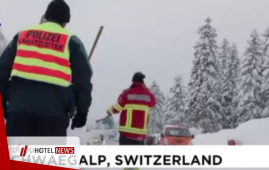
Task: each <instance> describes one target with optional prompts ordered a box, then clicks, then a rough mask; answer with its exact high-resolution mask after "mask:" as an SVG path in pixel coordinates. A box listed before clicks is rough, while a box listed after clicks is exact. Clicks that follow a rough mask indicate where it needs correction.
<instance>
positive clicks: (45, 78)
mask: <svg viewBox="0 0 269 170" xmlns="http://www.w3.org/2000/svg"><path fill="white" fill-rule="evenodd" d="M71 36H72V34H71V33H69V32H68V31H67V30H66V29H64V28H63V27H61V26H60V25H58V24H56V23H52V22H47V23H44V24H41V25H36V26H33V27H30V28H28V29H26V30H24V31H21V32H20V33H19V37H18V46H17V53H16V57H15V61H14V64H13V69H12V72H11V77H14V76H16V77H20V78H24V79H28V80H33V81H40V82H45V83H49V84H55V85H59V86H64V87H67V86H69V85H70V84H71V69H70V64H69V57H70V53H69V48H68V44H69V40H70V38H71Z"/></svg>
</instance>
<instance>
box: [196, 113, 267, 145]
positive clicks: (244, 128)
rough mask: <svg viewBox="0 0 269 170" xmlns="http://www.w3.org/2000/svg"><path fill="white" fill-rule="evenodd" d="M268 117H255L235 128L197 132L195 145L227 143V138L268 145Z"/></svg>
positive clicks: (246, 143) (249, 143)
mask: <svg viewBox="0 0 269 170" xmlns="http://www.w3.org/2000/svg"><path fill="white" fill-rule="evenodd" d="M268 131H269V118H266V119H255V120H250V121H248V122H246V123H243V124H242V125H240V126H239V127H237V128H236V129H230V130H222V131H219V132H218V133H212V134H198V135H196V136H195V139H194V140H193V143H194V144H195V145H227V141H228V139H234V140H236V141H239V142H241V144H244V145H268V144H269V136H268V135H266V134H267V133H268Z"/></svg>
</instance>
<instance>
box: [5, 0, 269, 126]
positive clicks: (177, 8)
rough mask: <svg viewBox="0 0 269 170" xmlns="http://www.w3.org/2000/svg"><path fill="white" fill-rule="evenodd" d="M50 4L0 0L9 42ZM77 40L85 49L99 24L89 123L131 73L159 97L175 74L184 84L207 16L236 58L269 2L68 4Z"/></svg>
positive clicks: (264, 18)
mask: <svg viewBox="0 0 269 170" xmlns="http://www.w3.org/2000/svg"><path fill="white" fill-rule="evenodd" d="M49 2H50V0H0V20H1V21H2V23H3V26H4V28H3V32H4V34H5V36H6V38H7V39H8V40H10V39H11V38H12V37H13V36H14V35H15V34H16V33H17V32H18V31H19V30H21V29H23V28H26V27H28V26H30V25H32V24H37V23H38V22H39V20H40V17H41V15H42V14H43V13H44V11H45V9H46V7H47V4H48V3H49ZM67 3H68V4H69V5H70V7H71V15H72V16H71V22H70V24H69V25H68V26H67V29H69V30H70V31H72V32H73V33H74V34H76V35H77V36H78V37H79V38H80V39H81V40H82V41H83V42H84V44H85V47H86V49H87V51H88V52H89V51H90V48H91V46H92V43H93V41H94V39H95V36H96V34H97V32H98V29H99V27H100V26H101V25H103V26H104V31H103V34H102V36H101V39H100V41H99V44H98V46H97V48H96V51H95V53H94V56H93V59H92V61H91V64H92V67H93V70H94V75H93V79H92V82H93V87H94V88H93V103H92V106H91V108H90V112H89V121H90V122H91V121H95V120H96V119H99V118H102V117H104V116H105V115H106V110H107V108H108V107H109V106H110V105H112V104H113V103H114V102H115V101H116V99H117V97H118V95H119V93H120V92H121V91H122V90H123V89H124V88H127V87H128V86H129V85H130V83H131V77H132V75H133V73H134V72H136V71H142V72H144V73H145V74H146V84H147V85H150V84H151V83H152V81H153V80H156V81H157V83H158V84H159V85H160V87H161V90H162V91H163V92H164V93H166V94H167V93H168V91H169V88H170V87H171V86H172V85H173V78H174V77H175V76H176V75H178V74H180V75H181V76H182V77H183V79H184V81H185V84H187V83H188V82H189V77H190V71H191V68H192V60H193V58H194V55H193V54H194V49H193V46H194V45H195V44H196V42H197V41H198V38H199V36H198V34H197V30H198V28H199V27H200V26H202V25H203V24H204V19H205V18H207V17H211V19H212V20H213V22H212V25H213V26H214V27H215V28H216V29H217V33H218V35H219V36H218V43H220V42H221V40H222V39H223V38H227V39H228V40H229V41H230V42H235V43H236V44H237V46H238V50H239V52H240V55H242V54H243V52H244V49H245V48H246V45H247V44H246V43H247V40H248V39H249V37H250V33H251V32H252V31H253V30H254V29H257V31H258V32H259V33H263V32H264V31H265V30H266V28H267V27H269V22H268V16H269V10H268V6H269V1H268V0H128V1H126V0H76V1H75V0H67Z"/></svg>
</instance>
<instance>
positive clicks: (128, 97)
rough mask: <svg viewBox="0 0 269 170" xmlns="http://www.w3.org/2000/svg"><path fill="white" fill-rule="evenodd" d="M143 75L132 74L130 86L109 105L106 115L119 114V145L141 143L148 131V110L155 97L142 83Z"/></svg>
mask: <svg viewBox="0 0 269 170" xmlns="http://www.w3.org/2000/svg"><path fill="white" fill-rule="evenodd" d="M144 78H145V75H144V74H143V73H141V72H137V73H135V74H134V76H133V79H132V82H133V84H132V85H131V87H130V88H128V89H126V90H124V91H123V92H122V93H121V94H120V96H119V97H118V102H117V103H116V104H114V105H113V106H112V107H110V108H109V109H108V111H107V114H108V115H113V114H117V113H121V114H120V127H119V132H120V140H119V143H120V145H143V144H144V140H145V138H146V135H147V132H148V121H149V111H150V109H151V108H152V107H154V106H155V105H156V99H155V97H154V95H153V94H152V93H151V92H150V90H149V89H148V88H147V87H146V86H145V84H144Z"/></svg>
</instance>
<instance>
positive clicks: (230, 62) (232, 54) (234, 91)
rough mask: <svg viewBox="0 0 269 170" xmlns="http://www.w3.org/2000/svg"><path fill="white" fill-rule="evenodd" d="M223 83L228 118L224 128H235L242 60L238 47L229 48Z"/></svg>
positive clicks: (224, 108)
mask: <svg viewBox="0 0 269 170" xmlns="http://www.w3.org/2000/svg"><path fill="white" fill-rule="evenodd" d="M228 51H229V53H228V54H227V59H226V62H225V63H226V66H225V68H224V72H223V73H224V74H223V81H222V85H223V86H222V98H223V103H222V104H223V110H224V113H225V117H226V122H225V124H224V128H227V129H229V128H233V127H234V121H233V120H234V115H235V114H236V107H237V103H238V98H237V96H238V90H239V89H238V85H239V69H240V60H239V57H238V51H237V47H236V45H235V44H234V43H233V45H232V46H231V47H229V50H228Z"/></svg>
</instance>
